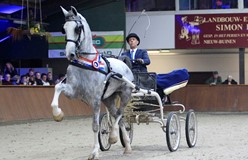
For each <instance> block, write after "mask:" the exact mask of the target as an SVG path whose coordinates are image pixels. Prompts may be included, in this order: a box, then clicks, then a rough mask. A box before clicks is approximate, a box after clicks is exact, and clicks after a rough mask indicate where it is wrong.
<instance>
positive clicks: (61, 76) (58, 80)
mask: <svg viewBox="0 0 248 160" xmlns="http://www.w3.org/2000/svg"><path fill="white" fill-rule="evenodd" d="M64 78H65V75H64V74H59V77H58V79H57V80H56V81H55V84H58V83H59V82H61V81H62V80H63V79H64Z"/></svg>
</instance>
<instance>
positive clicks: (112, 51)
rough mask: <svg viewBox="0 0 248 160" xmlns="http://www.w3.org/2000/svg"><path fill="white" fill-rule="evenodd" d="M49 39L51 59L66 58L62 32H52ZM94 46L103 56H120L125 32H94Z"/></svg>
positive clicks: (49, 55)
mask: <svg viewBox="0 0 248 160" xmlns="http://www.w3.org/2000/svg"><path fill="white" fill-rule="evenodd" d="M51 35H52V36H51V37H50V38H49V51H48V57H49V58H66V55H65V44H66V42H65V35H64V34H62V33H60V32H51ZM92 39H93V45H94V46H95V47H96V49H97V51H98V52H99V53H101V54H103V55H115V56H118V55H119V53H120V52H121V48H122V46H123V44H124V32H123V31H108V32H92Z"/></svg>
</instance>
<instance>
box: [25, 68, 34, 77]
mask: <svg viewBox="0 0 248 160" xmlns="http://www.w3.org/2000/svg"><path fill="white" fill-rule="evenodd" d="M26 75H27V77H31V76H34V70H33V69H32V68H30V69H29V70H28V73H27V74H26Z"/></svg>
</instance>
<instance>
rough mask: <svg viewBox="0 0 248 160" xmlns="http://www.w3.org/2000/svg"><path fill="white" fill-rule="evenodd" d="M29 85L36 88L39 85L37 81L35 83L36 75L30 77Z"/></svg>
mask: <svg viewBox="0 0 248 160" xmlns="http://www.w3.org/2000/svg"><path fill="white" fill-rule="evenodd" d="M28 85H32V86H36V85H37V84H36V81H35V77H34V75H32V76H30V77H29V78H28Z"/></svg>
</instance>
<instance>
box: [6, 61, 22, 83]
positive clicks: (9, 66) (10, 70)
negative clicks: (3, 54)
mask: <svg viewBox="0 0 248 160" xmlns="http://www.w3.org/2000/svg"><path fill="white" fill-rule="evenodd" d="M6 74H9V75H10V77H11V81H16V80H17V79H18V78H20V76H19V75H18V73H17V70H16V69H15V68H14V66H13V65H12V64H11V63H10V62H7V63H6V64H5V68H4V75H6Z"/></svg>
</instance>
